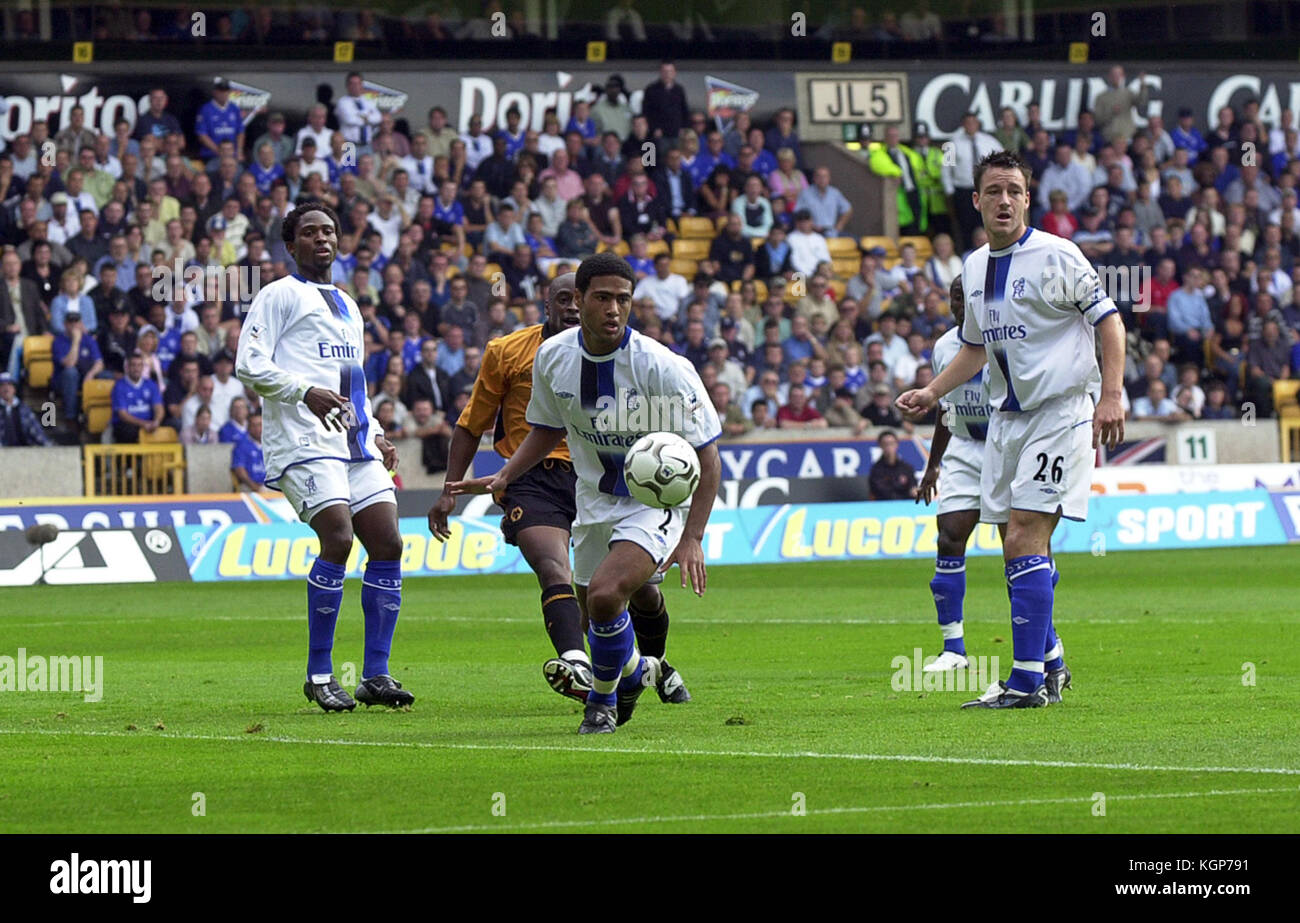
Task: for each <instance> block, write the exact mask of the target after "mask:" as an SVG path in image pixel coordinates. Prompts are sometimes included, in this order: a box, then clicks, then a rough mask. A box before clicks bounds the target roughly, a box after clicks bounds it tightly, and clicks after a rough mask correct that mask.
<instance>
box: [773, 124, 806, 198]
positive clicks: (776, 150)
mask: <svg viewBox="0 0 1300 923" xmlns="http://www.w3.org/2000/svg"><path fill="white" fill-rule="evenodd" d="M763 147H764V148H766V149H767V150H768V151H770V152H771V153H773V154H775V155H776V159H777V162H778V163H780V161H781V151H783V150H788V151H789V152H790V154H791V156H792V157H793V165H794V166H795V167H798V169H799V171H800V172H801V173H803V172H804V171H805V170H806V167H805V165H804V159H803V147H802V145H801V144H800V142H799V133H798V132H796V131H795V129H794V110H793V109H782V110H780V111H779V112H777V114H776V117H775V118H774V119H773V123H772V127H771V128H769V129H768V130H767V134H766V136H764V138H763ZM776 194H784V195H788V194H789V193H788V192H786V193H776ZM793 201H794V200H793V199H791V202H793Z"/></svg>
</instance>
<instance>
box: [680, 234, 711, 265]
mask: <svg viewBox="0 0 1300 923" xmlns="http://www.w3.org/2000/svg"><path fill="white" fill-rule="evenodd" d="M711 243H712V241H708V240H699V239H691V238H684V237H679V238H677V239H676V240H674V241H673V259H675V260H703V259H708V256H709V246H710V244H711Z"/></svg>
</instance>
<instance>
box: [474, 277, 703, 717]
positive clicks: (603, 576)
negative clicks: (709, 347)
mask: <svg viewBox="0 0 1300 923" xmlns="http://www.w3.org/2000/svg"><path fill="white" fill-rule="evenodd" d="M575 284H576V287H577V292H578V298H577V303H578V310H579V316H580V323H579V326H578V327H577V328H572V329H569V330H566V331H564V332H562V333H558V334H556V335H555V336H552V337H549V338H548V339H547V340H545V341H544V342H543V343H542V345H541V347H540V348H539V349H538V351H537V357H536V359H535V360H534V362H533V391H532V397H531V398H530V401H529V405H528V412H527V418H528V424H529V426H531V427H532V429H531V430H530V432H529V433H528V436H527V437H526V438H525V439H524V441H523V443H522V444H521V445H520V446H519V449H518V451H516V452H515V454H514V455H513V456H511V458H510V461H509V462H507V463H506V466H505V467H504V468H502V469H501V471H499V472H498V473H497V474H495V475H493V476H491V477H486V478H478V479H476V480H467V481H460V482H457V483H455V484H452V485H451V486H450V488H449V489H450V490H451V492H452V493H453V494H456V493H490V492H495V491H499V490H504V489H505V488H506V487H508V486H509V485H510V483H511V481H513V480H514V479H515V478H516V477H517V476H519V475H520V474H522V473H523V472H525V471H528V470H529V469H530V468H532V467H533V466H534V465H536V464H537V463H538V462H539V461H541V460H542V459H543V458H545V457H546V456H547V455H548V454H549V453H550V452H551V451H552V450H554V448H555V447H556V446H557V445H558V444H559V442H560V440H561V439H563V438H565V437H566V435H567V438H568V446H569V452H570V454H571V455H572V457H573V466H574V471H575V472H576V473H577V476H578V485H577V504H576V505H577V517H578V518H577V520H576V521H575V522H574V525H573V549H574V553H573V573H574V583H575V584H576V586H577V596H578V603H579V605H580V606H581V607H582V611H583V613H584V614H585V615H586V616H587V619H588V622H589V624H590V629H589V632H588V639H587V640H588V644H589V645H590V648H591V660H592V672H593V674H594V679H593V683H592V691H591V692H590V693H588V695H587V704H586V707H585V710H584V713H583V719H582V724H581V725H580V727H579V728H578V733H580V734H602V733H612V732H613V731H614V729H615V727H616V726H617V725H619V724H623V723H625V722H626V721H627V720H628V718H629V717H630V716H631V711H632V709H633V708H634V707H635V706H636V701H637V697H638V696H639V695H640V694H641V691H642V690H643V689H644V688H645V687H646V686H648V685H653V684H655V682H656V681H657V673H658V671H659V669H660V665H659V662H658V661H657V660H656V659H655V658H652V657H642V656H641V655H640V653H639V652H638V650H637V647H636V643H635V637H634V629H633V626H632V623H631V619H630V617H629V615H628V600H629V599H630V598H631V596H632V595H633V594H634V593H635V592H636V591H637V590H639V589H640V588H641V587H642V586H643V585H644V584H645V583H646V581H648V580H649V579H650V578H651V577H653V576H654V575H655V573H656V572H662V571H666V570H667V569H668V568H669V567H671V566H672V565H673V564H677V565H678V567H679V568H680V570H681V579H682V586H683V587H685V585H686V580H687V577H688V576H689V578H690V581H691V586H692V588H693V589H694V591H695V593H696V595H699V596H702V595H703V594H704V589H705V581H706V572H705V566H704V549H703V547H702V545H701V542H702V541H703V539H704V529H705V526H706V525H707V524H708V520H709V514H710V512H712V509H713V501H714V498H715V497H716V496H717V491H718V483H719V480H720V479H721V473H722V463H721V460H720V458H719V456H718V449H717V446H716V445H715V444H714V443H715V442H716V440H717V439H718V437H719V436H720V435H721V434H722V427H721V424H720V423H719V421H718V415H717V413H716V412H715V411H714V409H713V404H712V402H711V401H710V400H709V398H708V395H707V394H706V392H705V390H704V385H703V384H702V383H701V381H700V377H699V375H697V374H696V372H695V369H694V367H693V366H691V365H690V364H689V363H688V362H686V360H684V359H682V358H681V357H680V356H677V355H676V354H675V353H673V352H671V351H670V350H668V349H667V348H666V347H664V346H663V345H662V344H660V343H658V342H657V341H655V340H651V339H650V338H648V337H644V336H641V335H640V334H639V333H636V332H635V331H633V330H631V329H629V328H628V326H627V321H628V315H629V314H630V313H631V310H632V291H633V289H634V287H635V286H636V276H635V274H634V273H633V271H632V267H631V266H629V265H628V264H627V262H626V261H625V260H624V259H622V258H621V257H619V256H617V255H616V254H614V253H599V254H596V255H595V256H593V257H589V258H588V259H586V260H583V262H582V264H581V265H580V266H579V267H578V272H577V276H576V279H575ZM662 398H667V399H668V400H656V399H662ZM611 401H612V406H613V407H615V408H618V409H620V410H621V409H622V408H623V407H627V408H629V410H631V409H632V407H633V406H634V405H636V404H638V402H641V401H649V402H650V403H651V405H652V406H653V405H655V404H661V405H663V406H668V407H671V406H674V405H675V404H676V405H680V407H681V412H680V413H679V414H671V413H670V414H669V415H668V419H667V420H665V419H659V420H655V421H647V420H646V419H645V417H646V416H647V415H646V414H642V413H613V414H610V413H606V412H605V411H607V410H608V409H609V408H610V406H611V404H610V402H611ZM651 416H653V415H651ZM647 422H649V424H650V425H652V426H655V431H659V430H665V429H667V430H670V431H673V432H676V433H677V434H678V435H680V436H682V437H683V438H685V439H686V441H687V442H689V443H690V444H691V445H692V446H693V447H694V448H695V450H696V452H697V453H698V454H699V460H700V482H699V485H698V486H697V488H696V490H695V493H694V495H693V496H692V499H691V503H690V507H689V511H685V510H684V509H683V508H681V507H679V508H675V509H668V510H661V509H654V508H652V507H649V506H646V505H644V504H642V503H640V502H638V501H636V500H634V499H633V498H632V497H631V496H629V495H628V490H627V485H626V484H625V483H624V480H623V460H624V453H625V452H626V450H627V449H628V448H629V447H630V446H632V445H633V444H634V443H635V442H636V441H637V439H639V438H640V437H641V436H643V435H645V434H646V433H647V432H649V431H650V430H640V429H634V428H633V427H637V426H638V424H640V426H645V425H646V424H647Z"/></svg>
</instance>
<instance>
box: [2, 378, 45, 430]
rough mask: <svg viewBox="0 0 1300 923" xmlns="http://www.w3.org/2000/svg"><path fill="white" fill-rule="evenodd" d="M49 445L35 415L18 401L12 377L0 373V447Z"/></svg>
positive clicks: (14, 381) (14, 380)
mask: <svg viewBox="0 0 1300 923" xmlns="http://www.w3.org/2000/svg"><path fill="white" fill-rule="evenodd" d="M49 444H50V437H49V436H47V435H45V430H44V429H43V428H42V427H41V424H40V422H39V421H38V420H37V419H36V414H35V413H33V412H32V409H31V408H30V407H28V406H27V405H26V404H24V403H23V402H22V401H20V400H19V399H18V389H17V385H16V379H15V378H14V376H13V375H10V374H9V373H8V372H0V447H6V448H7V447H10V446H38V445H49Z"/></svg>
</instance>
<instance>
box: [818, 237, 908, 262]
mask: <svg viewBox="0 0 1300 923" xmlns="http://www.w3.org/2000/svg"><path fill="white" fill-rule="evenodd" d="M858 243H860V244H862V249H863V250H870V249H871V248H872V247H884V248H885V256H890V257H892V256H898V245H897V244H895V243H894V239H893V238H892V237H885V236H883V235H877V236H867V237H864V238H862V239H861V240H860V241H858ZM828 245H829V244H828Z"/></svg>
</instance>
